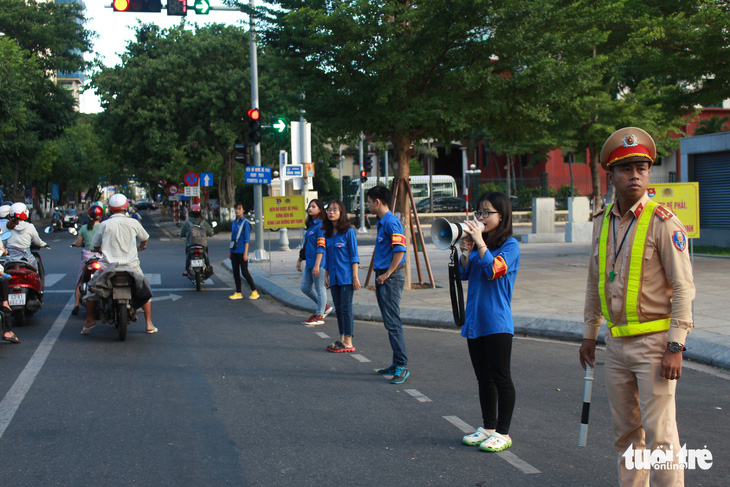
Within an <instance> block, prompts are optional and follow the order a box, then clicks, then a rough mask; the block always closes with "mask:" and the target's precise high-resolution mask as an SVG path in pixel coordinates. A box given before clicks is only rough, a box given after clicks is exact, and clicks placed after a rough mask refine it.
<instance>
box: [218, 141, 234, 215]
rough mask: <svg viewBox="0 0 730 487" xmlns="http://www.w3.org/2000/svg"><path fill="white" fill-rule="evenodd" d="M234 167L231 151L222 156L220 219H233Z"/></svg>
mask: <svg viewBox="0 0 730 487" xmlns="http://www.w3.org/2000/svg"><path fill="white" fill-rule="evenodd" d="M235 168H236V160H235V159H234V158H233V153H230V152H229V153H227V154H226V155H225V156H224V157H223V175H222V176H221V185H220V188H219V193H220V201H219V202H218V203H219V205H220V212H221V220H223V221H231V220H233V215H234V213H233V205H234V204H235V202H236V180H235V178H234V175H233V174H234V169H235Z"/></svg>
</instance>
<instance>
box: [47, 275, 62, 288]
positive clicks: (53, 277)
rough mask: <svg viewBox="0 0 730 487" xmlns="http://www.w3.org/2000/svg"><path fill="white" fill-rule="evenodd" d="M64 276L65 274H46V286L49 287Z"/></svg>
mask: <svg viewBox="0 0 730 487" xmlns="http://www.w3.org/2000/svg"><path fill="white" fill-rule="evenodd" d="M64 277H66V274H46V287H51V286H53V285H54V284H56V283H57V282H58V281H60V280H61V279H63V278H64Z"/></svg>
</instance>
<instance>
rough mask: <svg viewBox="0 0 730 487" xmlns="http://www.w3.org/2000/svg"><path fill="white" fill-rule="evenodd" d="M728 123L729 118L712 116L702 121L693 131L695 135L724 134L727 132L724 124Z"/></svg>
mask: <svg viewBox="0 0 730 487" xmlns="http://www.w3.org/2000/svg"><path fill="white" fill-rule="evenodd" d="M728 122H730V117H728V116H725V117H719V116H717V115H713V116H712V117H710V118H705V119H702V120H701V121H700V123H699V125H697V129H696V130H695V133H694V134H695V135H707V134H716V133H718V132H725V131H727V129H726V128H724V127H725V124H727V123H728Z"/></svg>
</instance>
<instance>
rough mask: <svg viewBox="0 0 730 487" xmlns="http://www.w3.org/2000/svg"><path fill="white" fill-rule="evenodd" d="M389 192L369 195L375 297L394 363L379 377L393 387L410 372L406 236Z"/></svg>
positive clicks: (380, 188) (375, 189)
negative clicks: (404, 317) (403, 308)
mask: <svg viewBox="0 0 730 487" xmlns="http://www.w3.org/2000/svg"><path fill="white" fill-rule="evenodd" d="M389 204H390V190H388V188H386V187H385V186H375V187H373V188H371V189H370V190H369V191H368V208H369V210H370V212H371V213H375V214H376V215H377V216H378V235H377V237H376V239H375V250H374V251H373V268H374V269H375V296H376V297H377V298H378V306H379V307H380V312H381V313H382V315H383V325H385V329H386V330H388V338H389V339H390V347H391V348H392V349H393V363H392V364H391V365H390V367H387V368H385V369H381V370H378V374H380V375H392V376H393V379H391V381H390V383H391V384H402V383H403V382H405V381H406V379H407V378H408V376H409V375H410V372H409V370H408V368H407V365H408V357H406V340H405V336H404V335H403V323H402V322H401V320H400V298H401V293H402V292H403V283H404V282H405V275H404V272H403V267H404V264H405V261H406V236H405V232H404V231H403V225H401V223H400V220H398V218H396V217H395V215H393V213H391V212H390V208H389V207H388V205H389Z"/></svg>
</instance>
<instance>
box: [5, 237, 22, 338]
mask: <svg viewBox="0 0 730 487" xmlns="http://www.w3.org/2000/svg"><path fill="white" fill-rule="evenodd" d="M0 250H2V244H1V243H0ZM8 294H10V274H5V269H4V268H3V266H2V265H0V302H2V306H0V315H2V316H0V328H2V334H3V340H5V341H7V342H10V343H20V340H19V339H18V337H17V336H15V333H13V329H12V328H11V327H10V317H11V316H12V315H13V310H12V309H11V308H10V303H8Z"/></svg>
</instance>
